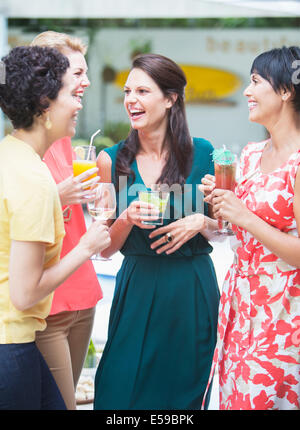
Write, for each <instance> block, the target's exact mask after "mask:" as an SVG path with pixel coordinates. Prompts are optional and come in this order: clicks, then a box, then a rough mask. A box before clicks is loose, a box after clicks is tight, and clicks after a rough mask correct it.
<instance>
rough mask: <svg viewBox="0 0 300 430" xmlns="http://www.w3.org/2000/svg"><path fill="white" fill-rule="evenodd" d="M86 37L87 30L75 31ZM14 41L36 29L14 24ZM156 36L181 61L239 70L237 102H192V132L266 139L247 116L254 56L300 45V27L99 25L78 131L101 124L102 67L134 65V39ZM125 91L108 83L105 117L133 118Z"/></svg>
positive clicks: (229, 140)
mask: <svg viewBox="0 0 300 430" xmlns="http://www.w3.org/2000/svg"><path fill="white" fill-rule="evenodd" d="M76 34H77V35H78V36H80V37H81V38H84V39H85V40H86V39H87V32H85V31H84V30H83V29H80V30H78V31H77V32H76ZM9 36H10V40H12V41H13V42H14V43H15V44H16V43H17V44H26V43H30V41H31V40H32V39H33V37H34V36H36V34H29V33H24V32H22V31H21V30H19V29H18V30H14V29H9ZM133 39H134V40H138V41H140V42H145V41H147V40H151V43H152V52H155V53H159V54H163V55H166V56H168V57H170V58H172V59H173V60H174V61H176V62H178V63H179V64H194V65H202V66H212V67H216V68H221V69H225V70H228V71H231V72H233V73H235V74H237V75H238V76H239V77H240V79H241V80H242V86H241V88H240V89H239V90H238V91H237V92H236V93H235V94H234V95H232V96H231V97H229V100H230V101H231V102H235V105H233V106H222V105H207V104H206V105H205V104H187V117H188V122H189V126H190V130H191V134H192V135H193V136H200V137H204V138H206V139H208V140H210V141H211V142H212V144H213V145H214V146H215V147H220V146H222V145H223V144H226V146H228V147H230V148H231V149H232V150H234V151H235V152H237V153H238V152H239V151H240V150H241V148H242V147H243V146H244V145H245V144H246V143H247V142H248V141H251V140H261V139H264V137H265V130H264V129H263V128H262V127H261V126H260V125H258V124H254V123H250V122H249V121H248V108H247V102H246V98H245V97H244V96H243V94H242V93H243V89H244V88H245V87H246V86H247V85H248V82H249V71H250V67H251V64H252V62H253V59H254V58H255V57H256V56H257V55H258V54H260V53H261V52H263V51H266V50H269V49H271V48H273V47H281V46H282V45H286V46H290V45H298V46H300V32H299V30H297V29H234V30H218V29H206V30H197V29H150V28H148V29H120V28H115V29H113V28H112V29H103V30H99V31H98V32H97V33H96V34H95V36H94V39H93V43H92V44H91V45H90V47H89V52H88V63H89V64H88V66H89V77H90V80H91V83H92V84H91V87H90V88H89V89H88V90H87V92H86V95H85V96H84V108H83V110H82V111H81V112H80V116H79V124H78V127H77V128H78V133H77V135H78V136H79V135H83V136H85V137H87V138H89V136H91V135H92V134H93V132H94V131H95V130H97V129H98V128H99V127H101V126H102V121H103V116H104V106H105V104H104V102H103V100H104V95H105V93H104V89H103V83H102V82H101V72H102V68H103V66H104V65H105V64H111V65H112V66H113V67H114V68H115V69H117V70H123V69H126V68H129V67H130V52H131V48H132V45H131V41H132V40H133ZM122 99H123V92H122V90H121V89H119V88H117V87H116V86H115V85H112V84H109V85H107V87H106V101H107V102H106V109H105V110H106V119H107V120H110V121H128V119H127V116H126V114H125V111H124V107H123V101H122Z"/></svg>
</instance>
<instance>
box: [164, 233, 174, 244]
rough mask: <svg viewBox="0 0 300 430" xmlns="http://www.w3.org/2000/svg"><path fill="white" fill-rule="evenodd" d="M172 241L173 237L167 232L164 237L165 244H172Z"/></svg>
mask: <svg viewBox="0 0 300 430" xmlns="http://www.w3.org/2000/svg"><path fill="white" fill-rule="evenodd" d="M173 239H174V236H173V235H172V234H171V233H170V232H168V233H167V234H166V235H165V240H166V243H170V242H172V240H173Z"/></svg>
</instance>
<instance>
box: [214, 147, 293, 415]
mask: <svg viewBox="0 0 300 430" xmlns="http://www.w3.org/2000/svg"><path fill="white" fill-rule="evenodd" d="M265 143H266V142H260V143H250V144H248V145H247V146H246V148H245V149H244V150H243V153H242V156H241V163H240V172H241V176H240V180H239V182H238V185H237V187H236V191H235V193H236V195H237V196H238V197H239V198H240V199H241V200H242V201H243V202H244V203H245V204H246V206H247V207H248V208H249V209H250V210H251V211H253V212H254V213H255V214H256V215H258V216H259V217H260V218H262V219H263V220H265V221H266V222H268V223H269V224H271V225H273V226H274V227H276V228H278V229H280V230H281V231H283V232H285V233H287V234H291V235H295V236H298V232H297V226H296V220H295V216H294V213H293V199H294V184H295V177H296V172H297V169H298V165H299V164H300V151H299V152H298V153H294V154H292V156H291V157H290V158H289V160H288V161H287V162H286V163H284V164H283V165H282V166H281V167H280V168H279V169H276V170H275V171H274V172H272V173H270V174H263V173H262V172H261V171H260V159H261V154H262V151H263V148H264V146H265ZM233 228H234V231H235V234H236V235H235V237H234V238H233V240H232V248H233V250H234V255H235V257H234V263H233V264H232V266H231V267H230V269H229V271H228V273H227V275H226V279H225V282H224V285H223V290H222V296H221V301H220V309H219V322H218V341H217V346H216V350H215V354H214V365H215V364H216V363H218V367H219V384H220V409H247V410H248V409H300V349H299V346H300V270H299V269H296V268H295V267H292V266H289V265H288V264H287V263H285V262H284V261H282V260H281V259H279V258H278V257H277V256H276V255H274V254H272V253H271V252H270V251H269V250H268V249H267V248H265V247H264V246H263V245H262V244H261V243H259V242H258V241H257V240H256V239H255V238H254V237H253V236H252V235H251V234H249V233H248V232H247V231H245V230H243V229H242V228H240V227H237V226H233ZM213 370H214V366H213V368H212V372H211V377H212V374H213Z"/></svg>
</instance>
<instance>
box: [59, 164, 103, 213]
mask: <svg viewBox="0 0 300 430" xmlns="http://www.w3.org/2000/svg"><path fill="white" fill-rule="evenodd" d="M97 172H98V168H97V167H93V168H92V169H89V170H86V171H85V172H83V173H81V174H80V175H78V176H73V175H71V176H69V177H68V178H67V179H65V180H64V181H62V182H60V183H59V184H58V185H57V188H58V193H59V197H60V201H61V205H62V206H66V205H78V204H84V203H87V202H89V201H91V200H93V198H94V197H95V196H94V194H93V193H91V192H90V190H89V189H88V188H93V186H94V185H95V184H97V183H98V182H99V180H100V176H96V177H93V178H91V179H89V180H87V179H88V178H89V177H90V176H91V175H93V174H95V173H97Z"/></svg>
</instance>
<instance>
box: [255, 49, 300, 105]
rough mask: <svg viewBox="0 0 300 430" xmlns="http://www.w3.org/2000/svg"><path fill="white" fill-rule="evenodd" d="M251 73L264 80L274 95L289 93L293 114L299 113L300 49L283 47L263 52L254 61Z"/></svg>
mask: <svg viewBox="0 0 300 430" xmlns="http://www.w3.org/2000/svg"><path fill="white" fill-rule="evenodd" d="M252 73H257V74H258V75H260V76H261V77H262V78H264V79H266V80H267V81H268V82H269V83H270V84H271V85H272V87H273V89H274V91H275V92H276V93H279V92H280V91H281V90H288V91H291V93H292V103H293V106H294V109H295V112H300V48H298V47H297V46H290V47H289V48H287V47H286V46H283V47H282V48H275V49H271V50H270V51H266V52H263V53H262V54H260V55H258V56H257V57H256V58H255V59H254V61H253V64H252V67H251V74H252Z"/></svg>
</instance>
